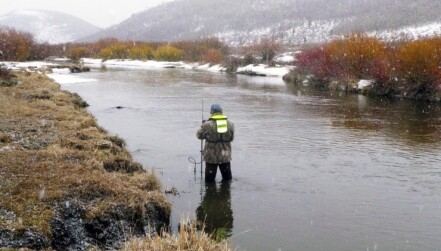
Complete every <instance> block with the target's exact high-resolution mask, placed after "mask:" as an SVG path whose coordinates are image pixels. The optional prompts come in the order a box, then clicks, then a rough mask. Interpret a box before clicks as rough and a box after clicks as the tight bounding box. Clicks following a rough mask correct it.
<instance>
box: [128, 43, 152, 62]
mask: <svg viewBox="0 0 441 251" xmlns="http://www.w3.org/2000/svg"><path fill="white" fill-rule="evenodd" d="M128 57H129V58H130V59H139V60H147V59H152V58H153V49H152V48H151V47H150V46H148V45H147V44H141V45H138V46H135V47H133V48H130V49H129V53H128Z"/></svg>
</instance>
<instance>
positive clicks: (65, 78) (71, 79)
mask: <svg viewBox="0 0 441 251" xmlns="http://www.w3.org/2000/svg"><path fill="white" fill-rule="evenodd" d="M46 75H47V76H48V77H49V78H51V79H53V80H54V81H55V82H57V83H59V84H60V85H64V84H77V83H86V82H95V81H98V80H97V79H90V78H82V77H79V76H75V75H73V74H70V71H69V73H64V74H63V73H60V72H58V73H50V74H46Z"/></svg>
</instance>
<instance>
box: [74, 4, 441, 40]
mask: <svg viewBox="0 0 441 251" xmlns="http://www.w3.org/2000/svg"><path fill="white" fill-rule="evenodd" d="M440 12H441V1H433V0H419V1H415V0H399V1H397V0H369V1H366V0H272V1H267V0H241V1H237V0H176V1H172V2H168V3H166V4H163V5H161V6H158V7H155V8H152V9H148V10H146V11H143V12H140V13H137V14H134V15H132V17H130V18H129V19H127V20H125V21H124V22H122V23H120V24H118V25H115V26H112V27H110V28H108V29H105V30H103V31H101V32H99V33H97V34H94V35H93V36H89V37H87V38H84V39H82V40H81V41H94V40H97V39H99V38H104V37H116V38H119V39H123V40H124V39H134V40H149V41H176V40H187V39H195V38H199V37H201V36H218V37H220V38H222V39H223V40H224V41H226V42H227V43H230V44H233V45H238V44H241V45H243V44H247V43H250V42H254V41H257V40H258V39H259V38H261V37H262V36H272V37H276V38H277V39H278V40H279V41H281V42H283V43H285V44H293V45H294V44H295V45H298V44H303V43H317V42H325V41H328V40H330V39H332V38H334V37H336V36H341V35H343V34H347V33H349V32H359V31H363V32H368V33H372V34H378V35H379V36H381V37H383V38H385V39H392V38H394V37H396V36H397V34H401V36H405V34H407V32H409V34H413V35H409V37H418V36H422V35H425V36H429V35H433V34H440V33H441V32H439V29H437V28H436V24H440V23H441V18H440V15H439V13H440ZM428 24H432V26H431V27H432V28H433V27H435V29H434V30H433V32H432V30H431V31H430V32H426V31H424V30H425V29H426V28H424V27H426V26H427V25H428ZM433 24H435V25H434V26H433ZM419 32H421V33H419Z"/></svg>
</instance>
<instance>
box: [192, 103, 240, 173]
mask: <svg viewBox="0 0 441 251" xmlns="http://www.w3.org/2000/svg"><path fill="white" fill-rule="evenodd" d="M210 114H211V116H210V119H208V121H205V122H204V123H203V124H202V126H201V129H199V130H198V132H197V133H196V136H197V137H198V139H205V148H204V161H205V181H206V182H213V181H214V179H215V178H216V172H217V166H219V170H220V171H221V174H222V179H223V180H231V179H232V175H231V166H230V161H231V141H233V139H234V124H233V123H232V122H231V121H229V120H228V119H227V116H225V115H223V114H222V108H221V107H220V105H218V104H213V105H211V109H210Z"/></svg>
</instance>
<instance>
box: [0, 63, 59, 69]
mask: <svg viewBox="0 0 441 251" xmlns="http://www.w3.org/2000/svg"><path fill="white" fill-rule="evenodd" d="M0 65H5V66H6V67H7V68H8V69H12V70H19V69H24V68H33V69H41V68H44V67H46V66H54V65H57V64H54V63H48V62H43V61H30V62H11V61H5V62H0Z"/></svg>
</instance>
